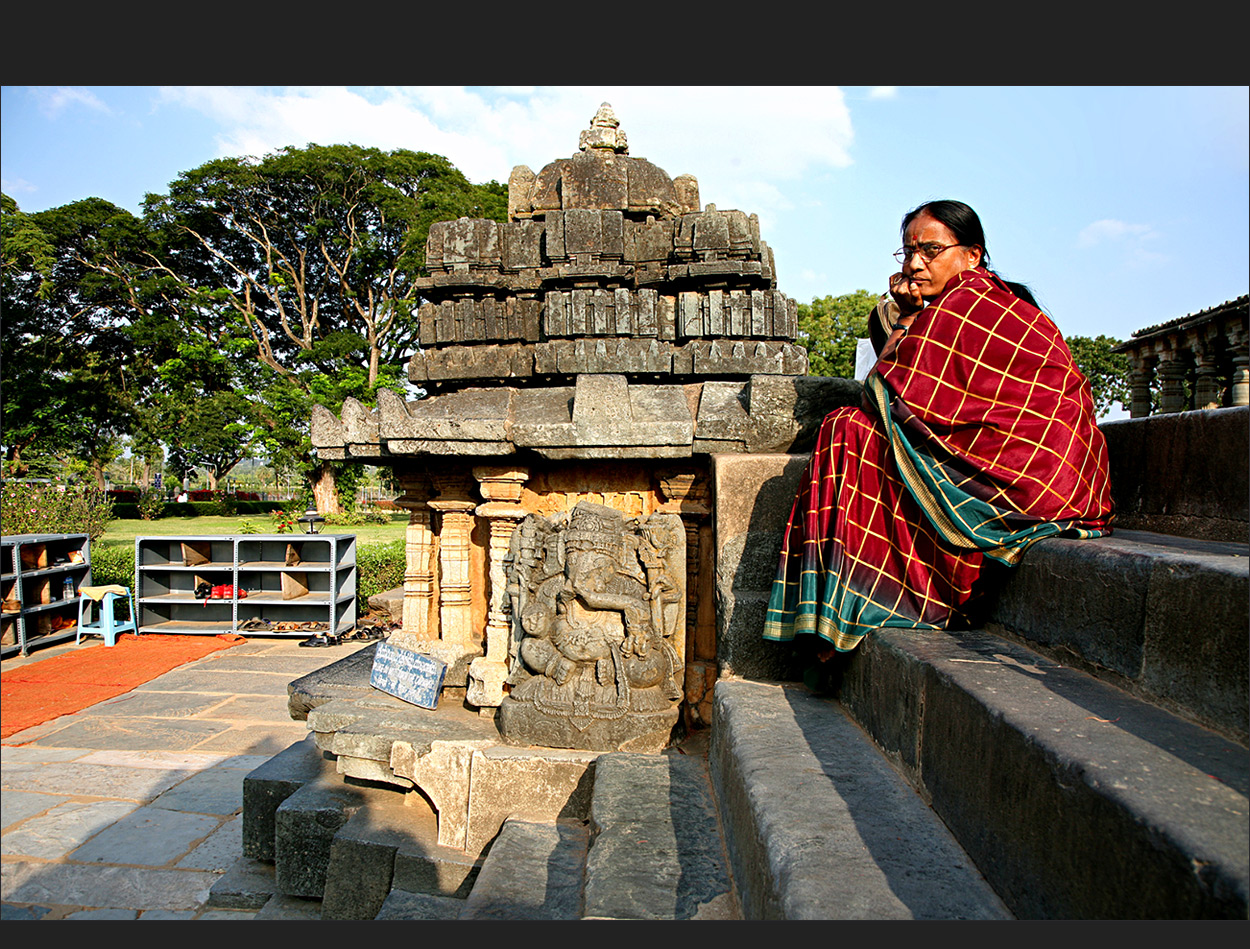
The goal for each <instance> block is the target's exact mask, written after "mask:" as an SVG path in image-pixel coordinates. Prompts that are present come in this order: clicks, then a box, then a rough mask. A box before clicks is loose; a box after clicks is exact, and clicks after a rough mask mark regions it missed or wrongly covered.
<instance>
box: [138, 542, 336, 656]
mask: <svg viewBox="0 0 1250 949" xmlns="http://www.w3.org/2000/svg"><path fill="white" fill-rule="evenodd" d="M202 583H207V584H209V586H210V587H216V586H227V587H232V588H233V590H232V591H231V592H230V595H228V596H226V597H224V598H220V599H218V598H209V599H204V598H202V597H197V596H196V595H195V590H196V587H197V586H199V585H200V584H202ZM135 585H136V590H135V602H136V608H137V609H138V612H139V632H140V634H143V633H179V634H191V635H205V636H214V635H218V634H220V633H239V634H242V635H247V636H300V637H303V638H307V637H309V636H310V635H312V631H311V630H308V629H299V628H295V624H306V623H322V624H325V628H324V629H323V632H326V633H330V632H333V634H334V635H336V636H340V635H342V634H344V633H347V632H350V631H351V630H352V629H354V628H355V626H356V535H355V534H241V535H238V536H221V535H212V536H207V535H188V536H178V537H137V538H135Z"/></svg>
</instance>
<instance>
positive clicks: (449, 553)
mask: <svg viewBox="0 0 1250 949" xmlns="http://www.w3.org/2000/svg"><path fill="white" fill-rule="evenodd" d="M430 480H431V481H432V482H433V483H434V487H435V488H437V489H438V492H439V496H438V497H437V498H436V499H434V500H432V501H428V502H426V503H427V504H428V505H429V507H430V508H431V509H432V510H434V511H437V512H438V513H439V515H440V516H439V519H438V521H439V523H438V540H439V546H438V581H439V582H438V640H437V641H429V642H421V641H417V640H416V637H405V639H406V640H408V642H407V643H406V644H407V645H408V646H409V648H412V649H416V650H417V651H418V652H422V653H425V654H426V655H429V656H434V657H435V658H437V659H441V660H442V661H443V662H445V663H447V675H446V677H445V678H444V679H443V682H444V685H445V686H450V687H452V688H464V687H465V686H466V685H467V684H468V680H469V662H470V660H472V659H474V658H475V657H477V656H480V655H481V650H480V649H479V648H478V645H477V643H476V642H474V639H473V602H472V575H473V573H472V566H473V563H472V534H473V509H474V508H475V507H476V505H475V504H474V503H473V501H472V500H471V499H470V497H469V488H470V480H469V478H468V476H467V475H464V474H460V473H455V472H452V473H446V474H432V475H431V476H430ZM393 638H394V637H392V639H393Z"/></svg>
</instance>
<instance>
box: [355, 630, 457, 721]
mask: <svg viewBox="0 0 1250 949" xmlns="http://www.w3.org/2000/svg"><path fill="white" fill-rule="evenodd" d="M446 674H447V663H445V662H443V661H442V660H440V659H435V658H433V657H432V656H426V655H424V654H422V653H419V652H413V651H412V650H411V649H399V648H397V647H395V646H392V645H391V644H390V643H385V642H383V643H378V651H377V652H376V653H375V654H374V656H373V672H372V673H370V675H369V684H370V685H371V686H373V687H374V688H375V689H381V690H382V691H383V692H386V693H388V694H390V695H393V696H395V697H396V698H397V699H403V700H404V701H405V702H411V703H412V704H413V705H419V706H421V707H422V708H430V709H432V708H437V707H438V693H439V692H440V691H441V690H442V688H443V677H444V676H445V675H446Z"/></svg>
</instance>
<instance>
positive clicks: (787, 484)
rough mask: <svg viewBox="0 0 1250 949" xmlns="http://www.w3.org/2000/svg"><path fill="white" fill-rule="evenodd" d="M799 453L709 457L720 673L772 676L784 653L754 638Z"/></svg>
mask: <svg viewBox="0 0 1250 949" xmlns="http://www.w3.org/2000/svg"><path fill="white" fill-rule="evenodd" d="M806 466H807V457H806V456H802V455H798V456H795V455H729V454H724V455H714V456H713V457H712V478H713V482H714V489H713V490H714V496H715V498H716V508H715V510H714V511H713V515H712V516H713V519H714V527H715V536H716V596H717V602H718V604H719V607H720V608H719V609H718V610H717V618H716V621H717V659H718V661H719V662H720V666H721V675H722V676H724V675H735V676H748V677H763V678H769V677H778V676H779V675H781V674H783V673H784V672H786V671H787V670H788V669H789V666H790V651H789V649H788V647H784V646H779V645H778V644H776V643H766V642H764V640H763V639H762V638H761V636H760V631H761V630H762V629H763V624H764V613H765V611H766V608H767V604H768V593H769V590H770V588H771V586H772V579H773V577H774V576H775V574H776V570H777V561H778V557H779V554H780V550H781V536H782V533H783V531H784V530H785V525H786V521H787V519H788V518H789V515H790V510H791V508H792V507H793V506H794V497H795V492H796V491H797V489H798V484H799V479H800V478H801V476H802V474H803V471H804V469H805V468H806Z"/></svg>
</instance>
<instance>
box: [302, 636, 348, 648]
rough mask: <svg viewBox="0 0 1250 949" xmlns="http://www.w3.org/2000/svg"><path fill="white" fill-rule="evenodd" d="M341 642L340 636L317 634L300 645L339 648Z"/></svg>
mask: <svg viewBox="0 0 1250 949" xmlns="http://www.w3.org/2000/svg"><path fill="white" fill-rule="evenodd" d="M339 642H340V640H339V637H338V636H327V635H325V634H324V633H317V634H316V635H315V636H310V637H308V639H305V640H304V641H303V642H302V643H300V645H301V646H310V647H314V648H316V647H320V646H337V645H338V644H339Z"/></svg>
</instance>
